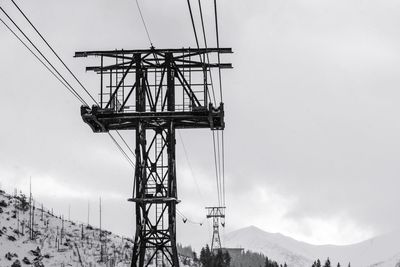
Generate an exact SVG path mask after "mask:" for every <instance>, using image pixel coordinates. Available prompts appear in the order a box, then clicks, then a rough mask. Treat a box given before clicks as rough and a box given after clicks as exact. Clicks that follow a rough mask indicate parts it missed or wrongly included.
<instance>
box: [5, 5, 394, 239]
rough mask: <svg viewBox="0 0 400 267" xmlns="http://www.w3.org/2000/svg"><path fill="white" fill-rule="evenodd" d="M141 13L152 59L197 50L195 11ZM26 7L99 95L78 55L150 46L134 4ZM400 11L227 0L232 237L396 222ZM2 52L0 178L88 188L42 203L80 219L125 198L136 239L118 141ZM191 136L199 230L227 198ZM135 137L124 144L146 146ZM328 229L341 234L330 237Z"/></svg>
mask: <svg viewBox="0 0 400 267" xmlns="http://www.w3.org/2000/svg"><path fill="white" fill-rule="evenodd" d="M141 2H143V3H142V8H143V11H144V14H145V17H146V20H147V21H148V26H149V29H150V33H151V36H152V39H153V42H154V45H155V46H157V47H181V46H189V45H190V46H194V42H193V36H192V32H191V25H190V23H189V22H190V20H189V16H188V12H187V10H186V6H185V3H183V2H180V1H155V0H151V1H141ZM210 3H211V1H210ZM210 3H205V5H206V7H207V8H209V6H208V4H210ZM2 5H3V6H4V7H5V8H6V9H7V10H10V11H11V10H13V9H12V7H11V5H10V4H9V3H8V2H4V3H2ZM21 6H22V7H23V8H24V10H25V11H26V12H27V13H28V14H29V15H30V16H31V19H32V20H33V22H34V23H35V24H36V25H37V26H38V28H39V29H41V31H42V32H43V33H44V34H45V36H46V37H47V38H48V40H49V41H50V42H51V43H52V44H54V47H55V48H56V49H57V51H59V52H60V54H61V55H62V57H63V58H64V59H65V60H66V62H67V64H68V65H70V66H71V67H72V69H73V70H74V72H75V73H76V74H77V75H78V77H79V78H80V79H81V80H83V81H85V84H86V85H87V86H88V87H89V88H90V91H91V92H93V93H95V92H96V89H97V86H98V80H97V77H96V76H95V75H93V74H90V73H85V72H84V67H85V66H86V65H87V64H89V63H90V61H85V60H82V59H74V58H72V55H73V53H74V51H78V50H89V49H115V48H132V47H139V48H141V47H147V46H148V41H147V39H146V36H145V33H144V30H143V28H142V25H141V22H140V18H139V16H138V13H137V10H136V7H135V4H134V2H133V1H118V4H116V3H115V2H114V1H106V0H104V1H85V2H82V1H77V0H75V1H68V2H60V1H57V3H55V2H54V1H49V0H40V1H35V3H30V2H26V3H25V2H24V3H22V2H21ZM207 8H206V10H209V9H207ZM399 9H400V6H399V5H398V3H397V1H379V3H378V2H376V1H362V2H360V1H349V0H346V1H300V0H298V1H261V0H259V1H220V11H221V18H220V23H221V38H222V44H223V45H224V46H232V47H233V48H234V51H235V54H234V55H232V57H230V58H227V60H232V62H233V63H234V66H235V69H234V70H233V71H229V72H226V73H224V92H225V103H226V109H227V113H226V115H227V129H226V132H225V135H226V143H227V144H226V153H227V156H226V157H227V168H226V169H227V178H229V179H228V185H227V189H228V190H227V194H228V200H229V201H230V202H228V205H229V204H230V206H229V210H228V215H229V217H228V219H227V222H228V230H229V229H233V228H238V227H242V226H246V225H248V224H258V226H260V227H262V228H264V229H265V230H267V231H280V232H284V233H286V234H291V235H292V236H296V237H299V238H302V239H303V240H307V241H312V242H320V243H346V242H352V241H357V240H360V239H362V238H367V237H368V235H370V234H375V233H380V232H385V231H390V230H392V229H393V228H395V227H397V226H398V225H399V223H400V216H399V215H398V214H397V213H395V212H393V210H394V209H395V205H396V203H399V201H400V196H399V194H397V189H396V188H397V187H398V185H399V181H398V176H399V167H398V166H400V162H399V159H400V157H399V151H400V142H399V139H398V136H399V134H400V123H399V119H398V116H397V114H399V111H400V110H399V109H400V108H399V107H398V105H397V99H398V98H399V97H400V92H399V91H398V86H399V84H400V80H399V78H398V75H397V72H398V65H399V64H398V63H399V60H400V54H399V52H398V51H399V50H398V47H400V35H399V34H398V28H399V26H400V25H399V24H400V20H399V18H398V13H399V11H400V10H399ZM12 14H13V16H16V14H17V13H16V12H12ZM207 20H208V21H211V20H212V14H211V13H208V15H207ZM18 21H19V22H21V23H22V22H23V20H20V19H19V20H18ZM212 27H213V25H212V24H207V28H208V29H209V30H210V34H209V36H210V38H211V39H210V43H212V42H213V38H212V37H211V36H212V29H213V28H212ZM25 28H27V25H25ZM0 40H1V43H0V47H1V49H2V52H1V64H0V72H1V73H2V74H3V75H2V89H1V92H2V97H1V98H2V100H3V101H2V104H1V105H0V112H1V114H3V117H2V122H3V126H2V127H1V128H2V129H1V130H0V140H1V141H0V144H1V153H0V162H1V163H0V167H1V169H2V172H3V174H4V176H3V177H1V178H0V181H2V183H3V184H8V185H10V186H11V185H13V184H14V183H15V184H20V183H22V182H23V181H25V182H26V181H27V180H26V179H27V177H29V175H32V176H34V177H51V179H53V180H54V181H56V182H57V183H60V184H62V185H65V186H68V187H69V188H71V190H73V189H74V190H78V191H79V189H81V191H82V192H84V194H82V196H81V198H78V199H75V200H73V199H72V200H71V199H67V197H65V198H64V199H62V200H60V199H56V198H54V197H49V196H45V195H44V194H43V195H42V196H41V197H42V198H43V199H44V200H46V202H47V203H50V205H54V206H57V207H58V208H59V209H60V210H62V209H63V205H64V206H65V205H66V204H65V203H66V202H70V203H74V205H75V208H74V210H76V216H77V217H79V218H80V220H85V205H86V204H85V205H80V204H79V203H81V202H84V203H86V201H87V199H88V198H89V199H91V201H93V202H95V201H96V200H97V196H98V195H100V194H103V195H105V196H106V195H109V196H110V195H112V196H118V197H119V198H112V197H110V198H109V200H108V201H109V202H108V203H109V204H105V205H106V206H107V205H109V212H110V214H112V217H117V218H121V220H118V222H116V221H111V219H110V220H109V221H106V224H107V225H108V227H109V228H111V229H112V230H114V231H117V232H120V233H124V234H128V235H131V234H133V227H132V226H130V223H133V214H132V213H133V209H132V208H131V206H130V204H129V203H126V202H125V199H124V198H127V197H129V195H130V192H131V184H132V170H131V169H130V167H129V165H128V164H127V163H126V162H124V160H123V158H122V157H121V156H120V155H119V154H118V151H117V150H116V149H115V148H114V147H113V145H112V143H111V141H110V140H108V139H107V137H106V136H104V135H95V134H93V133H92V132H91V131H90V129H89V128H88V127H87V126H86V125H84V124H83V122H82V121H81V119H80V116H79V104H78V103H77V102H76V101H75V100H74V99H73V98H72V97H71V96H70V95H68V94H69V93H68V92H66V91H65V90H64V89H63V88H62V87H61V86H60V85H59V84H58V83H57V81H56V80H55V79H54V78H52V77H50V76H49V74H48V73H46V71H45V70H44V69H43V68H42V67H41V66H39V65H38V63H37V62H36V61H35V59H34V58H33V57H31V56H30V55H29V54H28V52H26V51H25V50H24V49H23V47H22V46H21V45H20V44H19V43H17V42H16V40H14V39H13V37H11V36H10V34H9V33H8V32H7V31H6V30H5V29H4V28H3V27H2V28H1V30H0ZM182 134H183V137H184V140H185V145H186V147H187V150H188V151H189V158H190V162H191V165H192V167H193V169H194V172H195V176H196V177H195V179H197V181H198V184H199V185H200V188H201V193H198V191H197V189H196V188H195V185H194V182H193V178H192V177H191V176H192V174H191V172H190V171H189V169H188V165H187V163H186V159H185V157H184V155H183V151H182V147H181V144H178V160H179V161H178V169H179V174H180V176H179V180H178V183H179V186H180V191H179V195H180V197H181V198H182V200H183V202H182V204H180V206H181V207H180V209H181V210H182V211H185V213H186V214H188V215H187V216H191V217H193V218H196V219H201V218H202V217H204V209H203V206H204V205H208V204H212V203H215V201H216V198H215V188H214V187H215V186H214V184H215V182H214V179H215V178H214V176H213V175H214V171H213V159H212V145H211V136H210V133H209V132H208V131H190V132H189V131H184V132H183V133H182ZM132 136H133V135H132V133H127V134H126V137H127V138H128V140H129V141H130V143H131V144H132V145H133V137H132ZM6 176H7V177H6ZM11 179H12V180H11ZM25 184H26V183H25ZM193 192H195V193H193ZM105 203H107V200H105ZM249 207H253V208H254V212H251V211H250V210H249ZM64 210H65V207H64ZM106 210H107V208H106ZM243 214H245V215H246V216H243ZM229 218H232V220H231V221H229ZM123 219H126V220H123ZM318 226H320V229H322V230H318V229H317V228H318ZM313 229H317V230H314V231H313ZM338 229H339V230H338ZM340 229H343V231H342V232H341V231H340ZM349 229H350V230H349ZM354 229H359V230H358V232H357V231H356V230H354ZM318 231H320V232H318ZM323 231H325V232H328V233H330V234H327V235H324V236H323V237H320V238H318V237H317V235H318V233H322V232H323ZM193 232H195V233H196V236H197V237H193V236H192V235H191V233H193ZM206 232H207V229H206V228H205V227H203V228H201V227H197V226H194V225H190V226H188V225H187V224H186V225H183V224H182V225H180V226H179V237H180V238H181V240H183V241H186V242H187V243H189V242H193V243H196V244H198V245H199V244H202V243H204V242H206V241H207V240H205V238H204V237H205V236H206V234H205V233H206ZM350 232H354V234H349V233H350ZM316 233H317V234H316ZM321 236H322V235H321Z"/></svg>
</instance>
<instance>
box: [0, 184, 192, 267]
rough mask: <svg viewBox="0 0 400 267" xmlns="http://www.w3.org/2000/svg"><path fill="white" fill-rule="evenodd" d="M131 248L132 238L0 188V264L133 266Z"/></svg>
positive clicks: (188, 260) (185, 266)
mask: <svg viewBox="0 0 400 267" xmlns="http://www.w3.org/2000/svg"><path fill="white" fill-rule="evenodd" d="M30 207H32V209H31V211H30ZM30 214H33V216H30ZM30 225H33V229H32V231H31V227H30ZM100 233H101V235H102V238H101V240H102V242H100ZM132 248H133V241H132V240H131V239H129V238H125V237H121V236H118V235H115V234H113V233H111V232H108V231H106V230H104V229H103V230H102V231H100V229H98V228H95V227H92V226H88V225H83V224H80V223H76V222H73V221H69V220H64V219H63V218H62V217H61V216H55V215H54V214H52V212H51V211H49V210H46V209H45V208H43V210H42V208H41V207H40V208H38V207H36V208H34V205H29V202H28V199H27V198H26V197H25V196H23V195H18V196H11V195H8V194H6V193H5V192H4V191H1V190H0V266H1V267H3V266H4V267H5V266H11V267H20V266H35V267H42V266H46V267H47V266H57V267H60V266H77V267H83V266H89V267H94V266H104V267H106V266H107V267H113V266H115V267H123V266H130V261H131V257H132ZM101 258H102V260H100V259H101ZM181 260H182V261H183V262H185V263H186V264H183V262H182V264H181V266H183V267H189V266H197V265H196V264H194V263H193V260H192V259H191V258H189V257H184V256H181ZM153 264H154V263H153Z"/></svg>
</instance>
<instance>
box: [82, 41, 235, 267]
mask: <svg viewBox="0 0 400 267" xmlns="http://www.w3.org/2000/svg"><path fill="white" fill-rule="evenodd" d="M223 53H232V50H231V49H230V48H208V49H191V48H187V49H185V48H182V49H155V48H153V47H152V48H150V49H144V50H115V51H88V52H76V53H75V57H88V56H96V57H100V65H98V66H94V67H87V68H86V70H88V71H94V72H96V73H98V74H100V95H99V97H100V102H99V104H98V105H94V106H92V107H88V106H82V107H81V115H82V119H83V121H84V122H86V123H87V124H89V126H90V127H91V129H92V130H93V131H94V132H96V133H101V132H109V131H111V130H134V131H135V141H136V143H135V145H136V148H135V156H136V166H135V180H134V190H133V191H134V192H133V196H132V198H130V199H129V201H132V202H134V203H135V208H136V235H135V243H134V249H133V257H132V265H131V266H139V267H142V266H149V265H153V266H154V265H155V266H179V260H178V254H177V249H176V205H177V203H178V202H179V200H178V195H177V179H176V160H175V158H176V157H175V156H176V152H175V144H176V140H175V131H176V129H191V128H209V129H211V130H222V129H224V127H225V124H224V106H223V104H222V103H220V104H219V106H218V107H215V106H214V105H213V104H212V103H210V99H211V97H210V93H209V85H210V83H209V72H210V70H211V69H212V68H231V67H232V66H231V64H223V63H210V62H209V59H210V58H211V59H212V56H213V55H214V58H215V55H218V56H219V54H223ZM206 59H207V60H206ZM145 255H147V256H146V257H145Z"/></svg>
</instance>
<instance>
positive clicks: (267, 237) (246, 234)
mask: <svg viewBox="0 0 400 267" xmlns="http://www.w3.org/2000/svg"><path fill="white" fill-rule="evenodd" d="M399 240H400V232H396V233H392V234H388V235H384V236H379V237H376V238H373V239H370V240H367V241H364V242H361V243H358V244H354V245H348V246H331V245H324V246H315V245H310V244H307V243H304V242H300V241H297V240H295V239H292V238H290V237H286V236H284V235H281V234H271V233H267V232H264V231H262V230H260V229H258V228H256V227H254V226H251V227H247V228H244V229H240V230H238V231H235V232H232V233H229V234H228V235H227V236H226V246H228V247H243V248H245V249H249V250H251V251H255V252H262V253H263V254H265V255H266V256H268V257H270V258H271V259H273V260H276V261H278V262H281V263H283V262H286V263H287V264H288V266H293V267H302V266H311V264H312V262H313V261H314V260H315V259H317V258H319V259H321V260H325V259H326V258H327V257H329V258H330V259H331V262H333V263H335V264H336V263H337V262H340V263H341V264H342V266H347V264H348V263H349V262H351V266H353V267H368V266H379V267H396V264H398V263H400V242H399ZM399 267H400V266H399Z"/></svg>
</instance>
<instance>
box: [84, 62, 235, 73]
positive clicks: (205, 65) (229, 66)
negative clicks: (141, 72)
mask: <svg viewBox="0 0 400 267" xmlns="http://www.w3.org/2000/svg"><path fill="white" fill-rule="evenodd" d="M145 66H146V69H162V68H164V67H165V66H164V64H154V65H150V64H149V65H146V64H145ZM175 66H176V67H177V68H200V69H202V68H221V69H232V64H231V63H220V64H218V63H210V64H208V63H198V64H175ZM133 68H134V67H132V69H133ZM102 69H103V71H108V70H126V69H130V68H129V66H105V67H103V68H101V66H89V67H86V71H95V72H100V71H101V70H102Z"/></svg>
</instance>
